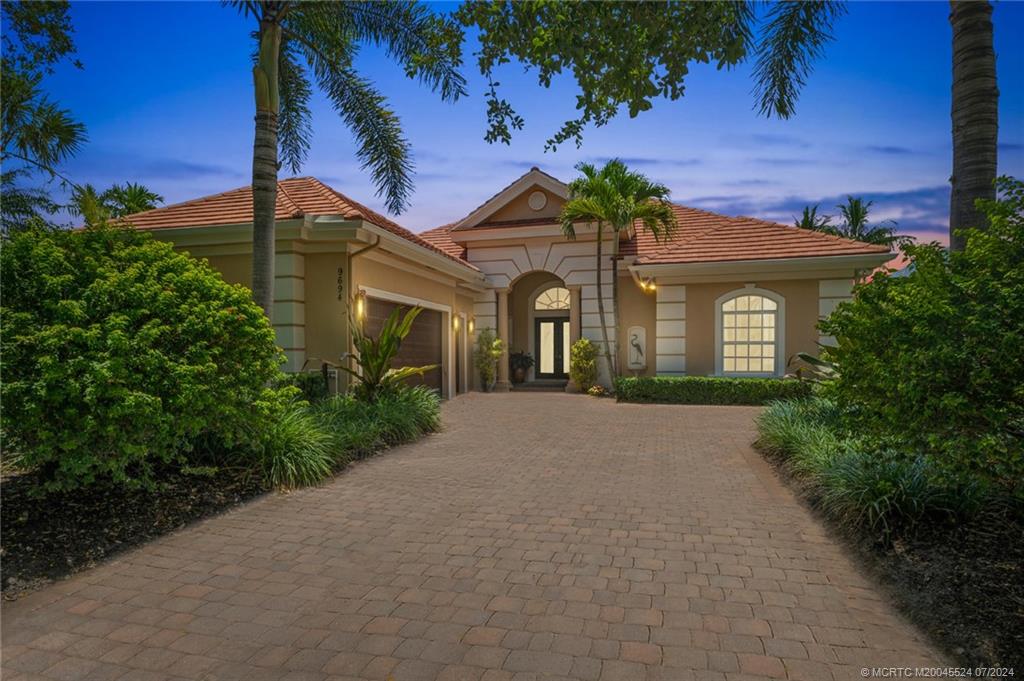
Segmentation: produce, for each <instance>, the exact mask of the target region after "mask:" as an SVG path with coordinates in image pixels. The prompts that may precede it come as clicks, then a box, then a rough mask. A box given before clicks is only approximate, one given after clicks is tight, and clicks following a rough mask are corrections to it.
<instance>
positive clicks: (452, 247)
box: [420, 222, 466, 260]
mask: <svg viewBox="0 0 1024 681" xmlns="http://www.w3.org/2000/svg"><path fill="white" fill-rule="evenodd" d="M457 224H458V223H457V222H452V223H449V224H447V225H441V226H440V227H434V228H433V229H428V230H427V231H425V232H420V237H422V238H423V240H424V241H429V242H430V243H432V244H434V246H436V247H437V248H440V249H441V250H442V251H444V252H445V253H447V254H448V255H450V256H452V257H453V258H458V259H459V260H465V259H466V247H465V246H463V245H462V244H457V243H455V242H454V241H452V235H451V231H452V228H454V227H455V225H457Z"/></svg>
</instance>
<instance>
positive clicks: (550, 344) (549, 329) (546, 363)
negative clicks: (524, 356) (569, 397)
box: [533, 317, 569, 378]
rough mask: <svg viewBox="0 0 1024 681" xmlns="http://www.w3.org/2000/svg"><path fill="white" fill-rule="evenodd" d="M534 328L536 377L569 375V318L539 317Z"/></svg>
mask: <svg viewBox="0 0 1024 681" xmlns="http://www.w3.org/2000/svg"><path fill="white" fill-rule="evenodd" d="M535 324H536V326H535V330H534V346H533V347H534V348H535V349H536V350H537V364H536V365H535V367H534V375H535V376H536V377H537V378H568V377H569V318H568V317H540V318H538V319H537V320H536V323H535Z"/></svg>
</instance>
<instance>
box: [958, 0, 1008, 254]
mask: <svg viewBox="0 0 1024 681" xmlns="http://www.w3.org/2000/svg"><path fill="white" fill-rule="evenodd" d="M949 4H950V12H949V23H950V26H951V27H952V29H953V106H952V108H951V110H950V114H951V118H952V123H953V172H952V175H951V176H950V183H951V185H952V186H951V191H950V195H949V245H950V248H952V249H953V250H955V251H959V250H963V248H964V239H965V238H966V232H963V231H961V230H963V229H966V228H969V227H974V228H978V229H983V228H984V227H985V226H986V224H987V223H986V222H985V219H986V217H987V216H986V215H985V213H984V211H981V210H979V209H978V207H977V200H978V199H987V200H992V199H995V197H996V193H995V180H996V173H997V172H998V170H997V167H996V164H997V157H998V145H997V142H998V137H999V88H998V86H997V83H996V53H995V49H994V47H993V42H992V33H993V31H992V4H991V3H990V2H988V0H984V1H982V2H950V3H949Z"/></svg>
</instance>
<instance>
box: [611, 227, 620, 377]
mask: <svg viewBox="0 0 1024 681" xmlns="http://www.w3.org/2000/svg"><path fill="white" fill-rule="evenodd" d="M612 316H613V317H615V334H614V335H615V354H614V355H612V359H614V360H615V365H614V366H613V367H612V368H611V372H612V380H614V379H615V377H617V376H618V375H619V360H620V359H621V357H619V348H620V347H622V343H620V342H619V333H620V332H621V331H622V329H621V328H619V232H618V230H614V231H613V232H612ZM613 385H614V384H613Z"/></svg>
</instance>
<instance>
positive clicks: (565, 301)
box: [533, 286, 569, 310]
mask: <svg viewBox="0 0 1024 681" xmlns="http://www.w3.org/2000/svg"><path fill="white" fill-rule="evenodd" d="M533 309H534V310H568V309H569V289H567V288H562V287H561V286H553V287H551V288H549V289H548V290H546V291H544V292H542V293H541V294H540V295H539V296H537V300H535V301H534V303H533Z"/></svg>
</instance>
